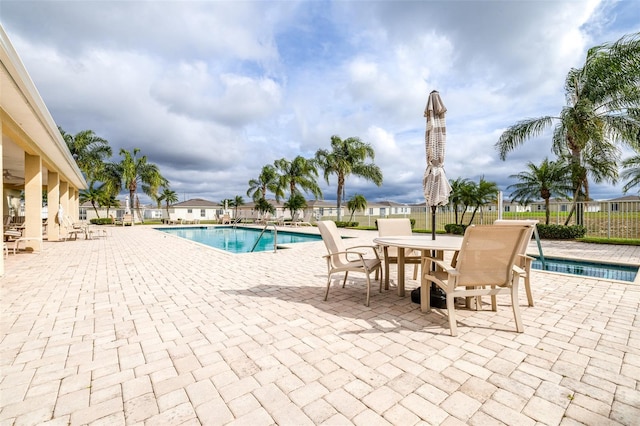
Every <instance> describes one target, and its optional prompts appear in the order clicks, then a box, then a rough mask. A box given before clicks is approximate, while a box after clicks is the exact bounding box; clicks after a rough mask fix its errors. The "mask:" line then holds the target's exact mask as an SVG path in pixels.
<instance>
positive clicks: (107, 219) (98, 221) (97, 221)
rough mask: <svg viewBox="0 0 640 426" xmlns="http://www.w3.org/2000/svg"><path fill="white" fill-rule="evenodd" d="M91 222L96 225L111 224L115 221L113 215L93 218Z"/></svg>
mask: <svg viewBox="0 0 640 426" xmlns="http://www.w3.org/2000/svg"><path fill="white" fill-rule="evenodd" d="M89 222H91V223H92V224H94V225H111V224H112V223H113V218H111V217H98V218H93V219H91V220H90V221H89Z"/></svg>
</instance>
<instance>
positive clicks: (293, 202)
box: [284, 193, 307, 220]
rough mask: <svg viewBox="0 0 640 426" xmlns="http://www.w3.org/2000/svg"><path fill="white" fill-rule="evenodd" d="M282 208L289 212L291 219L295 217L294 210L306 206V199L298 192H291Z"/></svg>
mask: <svg viewBox="0 0 640 426" xmlns="http://www.w3.org/2000/svg"><path fill="white" fill-rule="evenodd" d="M284 208H285V209H287V210H289V211H290V212H291V219H292V220H293V219H295V218H296V216H295V214H296V212H297V211H298V210H302V209H305V208H307V200H306V199H305V198H304V196H303V195H302V194H300V193H293V194H292V195H291V196H290V197H289V200H287V201H286V202H285V203H284Z"/></svg>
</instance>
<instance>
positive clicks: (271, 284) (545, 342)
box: [0, 226, 640, 425]
mask: <svg viewBox="0 0 640 426" xmlns="http://www.w3.org/2000/svg"><path fill="white" fill-rule="evenodd" d="M307 232H317V230H316V229H315V228H313V229H310V230H307ZM341 232H342V233H343V235H348V236H351V237H353V238H352V239H350V240H349V242H348V244H347V245H349V246H351V245H358V244H371V241H372V239H373V238H374V237H375V236H377V233H375V232H371V231H355V230H341ZM108 234H109V235H108V236H107V237H101V238H98V239H93V240H84V239H78V240H77V241H68V242H47V241H45V243H44V250H43V251H42V252H41V253H19V254H17V255H15V256H14V255H9V257H8V258H6V259H5V275H4V277H2V278H1V279H0V282H1V283H2V284H1V294H0V300H1V304H2V315H1V330H0V339H1V340H0V354H1V371H2V378H1V382H0V401H1V404H0V405H1V407H0V425H13V424H16V425H17V424H21V425H24V424H26V425H28V424H33V425H35V424H38V425H41V424H51V425H57V424H60V425H66V424H71V425H80V424H95V425H98V424H104V425H125V424H126V425H132V424H142V423H145V424H150V425H178V424H208V425H220V424H244V425H272V424H279V425H306V424H309V425H312V424H336V425H350V424H355V425H383V424H392V425H414V424H444V425H456V424H459V425H462V424H476V425H477V424H508V425H535V424H548V425H558V424H567V425H577V424H587V425H595V424H598V425H606V424H611V425H615V424H622V425H632V424H636V425H637V424H638V419H640V284H639V281H638V279H637V280H636V283H632V284H624V283H621V282H612V281H605V280H599V279H593V278H585V277H578V276H566V275H559V274H551V273H544V272H540V271H532V288H533V296H534V300H535V303H536V305H535V306H534V307H527V306H526V296H525V294H524V290H521V292H520V306H521V308H522V315H523V321H524V326H525V332H524V333H521V334H520V333H516V332H515V325H514V322H513V314H512V312H511V307H510V306H509V301H508V300H507V299H500V298H499V299H498V302H499V306H498V312H497V313H493V312H491V311H489V310H488V306H485V307H484V309H485V310H484V311H478V312H476V311H467V310H461V311H459V314H458V318H459V325H458V333H459V335H458V337H455V338H454V337H451V336H450V335H449V330H448V328H447V319H446V316H445V315H443V314H442V313H439V312H438V310H434V311H433V312H432V313H431V314H428V315H427V314H423V313H421V312H420V308H419V306H418V305H417V304H413V303H411V300H410V297H408V296H407V297H405V298H400V297H398V296H397V293H396V291H395V287H394V286H393V283H394V281H395V265H394V266H392V268H391V270H392V274H391V278H392V288H391V289H390V290H389V291H384V292H383V293H382V294H380V293H378V292H377V285H378V283H377V282H375V283H372V287H375V291H372V297H371V306H370V307H369V308H367V307H365V305H364V301H365V288H364V277H363V276H362V275H360V276H358V275H355V276H354V277H353V278H356V279H357V280H358V281H359V284H358V285H353V284H352V285H349V284H347V287H346V288H344V289H343V288H341V286H340V285H338V284H337V282H334V285H333V286H332V289H331V292H330V294H329V300H328V301H326V302H325V301H324V300H323V297H324V289H325V284H326V264H325V261H324V259H322V256H323V255H324V254H325V253H326V249H325V247H324V244H323V243H322V242H321V241H318V242H313V243H301V244H296V245H292V246H291V247H292V248H290V249H285V250H278V252H277V253H273V252H271V251H268V252H263V253H252V254H242V255H233V254H228V253H224V252H221V251H217V250H214V249H210V248H208V247H204V246H201V245H198V244H195V243H192V242H189V241H186V240H183V239H180V238H177V237H172V236H169V235H166V234H163V233H161V232H157V231H155V230H153V229H152V228H151V227H149V226H134V227H109V228H108ZM542 244H543V251H544V254H545V255H549V256H552V255H558V256H573V257H580V258H585V259H596V260H600V261H606V260H609V261H613V262H626V263H636V264H637V263H640V247H632V246H606V245H592V244H583V243H576V242H550V241H543V243H542ZM530 248H531V249H532V251H533V252H536V251H537V250H536V249H535V244H534V243H532V244H531V245H530ZM410 268H412V266H409V267H408V268H407V271H410ZM411 277H412V274H411V273H407V278H408V279H407V289H408V290H411V289H413V288H415V287H417V286H418V283H417V282H416V281H413V280H410V279H409V278H411ZM487 302H488V301H487Z"/></svg>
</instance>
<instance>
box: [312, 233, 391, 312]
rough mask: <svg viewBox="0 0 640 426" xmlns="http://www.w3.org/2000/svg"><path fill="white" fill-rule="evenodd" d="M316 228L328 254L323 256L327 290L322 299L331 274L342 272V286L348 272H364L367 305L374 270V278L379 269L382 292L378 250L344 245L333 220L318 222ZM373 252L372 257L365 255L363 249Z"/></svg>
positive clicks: (329, 284)
mask: <svg viewBox="0 0 640 426" xmlns="http://www.w3.org/2000/svg"><path fill="white" fill-rule="evenodd" d="M318 229H319V230H320V234H321V235H322V240H323V241H324V244H325V246H326V247H327V251H328V253H329V254H327V255H325V256H323V257H324V258H325V259H327V291H326V293H325V295H324V300H327V298H328V297H329V288H330V287H331V276H332V275H333V274H336V273H340V272H344V282H343V283H342V287H343V288H344V286H345V285H346V283H347V277H348V276H349V272H361V273H363V274H365V276H366V280H367V299H366V302H365V305H366V306H369V299H370V296H371V277H370V275H371V273H372V272H376V279H377V278H378V271H380V292H382V262H381V261H380V257H379V256H378V251H377V250H376V247H375V246H353V247H348V248H347V247H345V245H344V242H343V241H342V238H341V237H340V234H339V233H338V227H337V226H336V224H335V222H333V221H330V220H325V221H320V222H318ZM369 250H371V252H372V253H373V256H372V257H365V254H366V253H364V251H369Z"/></svg>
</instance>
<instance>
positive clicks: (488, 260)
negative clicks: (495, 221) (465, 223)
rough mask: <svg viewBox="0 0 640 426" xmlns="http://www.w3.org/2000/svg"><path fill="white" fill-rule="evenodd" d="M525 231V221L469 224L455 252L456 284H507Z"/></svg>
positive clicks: (527, 227) (526, 227)
mask: <svg viewBox="0 0 640 426" xmlns="http://www.w3.org/2000/svg"><path fill="white" fill-rule="evenodd" d="M528 231H529V226H525V225H521V226H513V225H508V226H501V225H484V226H482V225H481V226H469V227H468V228H467V230H466V231H465V233H464V238H463V240H462V246H461V248H460V253H459V254H458V262H457V266H456V270H457V271H458V273H459V275H460V276H459V279H458V282H457V285H459V286H465V285H476V286H477V285H497V286H504V285H507V284H509V283H510V282H511V277H512V274H513V265H514V263H515V262H516V257H517V256H518V249H519V248H520V244H521V243H522V240H523V239H524V238H525V235H526V234H527V232H528Z"/></svg>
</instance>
